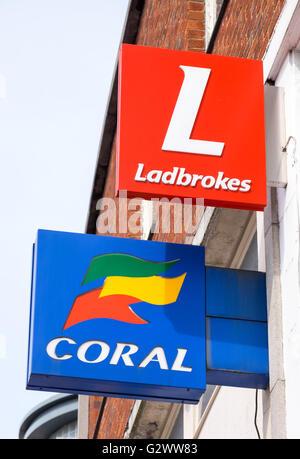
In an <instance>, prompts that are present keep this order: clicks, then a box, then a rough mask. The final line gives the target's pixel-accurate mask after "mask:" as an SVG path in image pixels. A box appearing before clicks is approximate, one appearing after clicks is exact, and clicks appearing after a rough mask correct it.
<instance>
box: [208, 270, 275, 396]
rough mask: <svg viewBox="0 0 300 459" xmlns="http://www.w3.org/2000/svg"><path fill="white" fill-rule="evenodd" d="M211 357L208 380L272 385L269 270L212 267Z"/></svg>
mask: <svg viewBox="0 0 300 459" xmlns="http://www.w3.org/2000/svg"><path fill="white" fill-rule="evenodd" d="M216 287H218V288H216ZM206 358H207V383H208V384H215V385H222V386H236V387H246V388H257V389H266V388H267V386H268V383H269V362H268V327H267V302H266V276H265V273H261V272H255V271H243V270H236V269H226V268H216V267H211V266H209V267H206Z"/></svg>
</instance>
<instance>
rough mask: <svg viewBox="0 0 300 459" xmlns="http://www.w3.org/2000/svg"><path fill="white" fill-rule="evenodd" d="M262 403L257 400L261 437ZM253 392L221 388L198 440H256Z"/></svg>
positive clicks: (251, 390)
mask: <svg viewBox="0 0 300 459" xmlns="http://www.w3.org/2000/svg"><path fill="white" fill-rule="evenodd" d="M262 412H263V407H262V402H261V397H259V398H258V418H257V424H258V428H259V432H260V433H261V436H262ZM254 415H255V390H253V389H241V388H237V387H235V388H232V387H221V389H220V392H219V393H218V395H217V397H216V400H215V402H214V404H213V406H212V408H211V410H210V412H209V415H208V417H207V419H206V422H205V423H204V425H203V427H202V430H201V432H200V435H199V437H198V438H200V439H257V438H258V435H257V432H256V429H255V425H254Z"/></svg>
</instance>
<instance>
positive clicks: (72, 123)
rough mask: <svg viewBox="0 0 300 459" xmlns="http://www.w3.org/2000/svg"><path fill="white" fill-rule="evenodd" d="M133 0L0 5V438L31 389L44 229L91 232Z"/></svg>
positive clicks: (33, 398)
mask: <svg viewBox="0 0 300 459" xmlns="http://www.w3.org/2000/svg"><path fill="white" fill-rule="evenodd" d="M128 3H129V2H128V0H110V1H107V0H0V159H1V167H0V204H1V208H0V210H1V214H0V221H1V226H0V235H1V237H0V254H1V255H0V438H2V439H3V438H17V437H18V431H19V427H20V424H21V422H22V420H23V419H24V417H25V416H26V414H27V413H28V412H29V411H30V410H31V409H32V408H34V406H35V405H37V404H38V403H39V402H41V401H42V400H45V399H46V398H48V397H52V396H53V395H54V394H53V393H43V392H36V391H26V390H25V384H26V365H27V345H28V323H29V300H30V278H31V252H32V244H33V242H34V240H35V235H36V230H37V229H38V228H43V229H52V230H62V231H71V232H84V231H85V224H86V221H87V211H88V205H89V199H90V193H91V187H92V183H93V177H94V172H95V165H96V161H97V154H98V146H99V141H100V134H101V128H102V123H103V120H104V115H105V109H106V104H107V101H108V95H109V89H110V85H111V81H112V76H113V73H114V69H115V65H116V59H117V51H118V47H119V43H120V38H121V34H122V29H123V26H124V20H125V17H126V13H127V8H128Z"/></svg>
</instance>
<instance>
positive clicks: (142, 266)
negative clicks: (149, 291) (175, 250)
mask: <svg viewBox="0 0 300 459" xmlns="http://www.w3.org/2000/svg"><path fill="white" fill-rule="evenodd" d="M178 261H179V260H172V261H166V262H155V261H148V260H143V259H142V258H137V257H134V256H132V255H126V254H123V253H110V254H107V255H99V256H98V257H94V258H93V259H92V261H91V263H90V266H89V267H88V270H87V273H86V275H85V277H84V279H83V282H82V285H85V284H87V283H89V282H92V281H94V280H96V279H99V278H100V277H106V276H127V277H150V276H157V275H158V274H160V273H163V272H165V271H167V270H168V269H170V268H172V266H174V265H175V264H176V263H177V262H178Z"/></svg>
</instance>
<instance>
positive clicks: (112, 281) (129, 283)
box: [99, 273, 186, 305]
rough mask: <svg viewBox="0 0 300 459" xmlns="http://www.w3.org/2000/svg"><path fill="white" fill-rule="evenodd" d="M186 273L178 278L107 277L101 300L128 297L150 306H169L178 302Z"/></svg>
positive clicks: (100, 296)
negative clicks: (112, 297) (117, 296)
mask: <svg viewBox="0 0 300 459" xmlns="http://www.w3.org/2000/svg"><path fill="white" fill-rule="evenodd" d="M185 276H186V273H185V274H182V275H181V276H178V277H173V278H167V277H159V276H152V277H124V276H113V277H107V278H106V280H105V282H104V286H103V289H102V291H101V293H100V295H99V298H103V297H105V296H109V295H127V296H132V297H135V298H138V299H139V300H141V301H145V302H146V303H150V304H158V305H162V304H169V303H174V302H175V301H176V300H177V297H178V295H179V292H180V289H181V287H182V284H183V281H184V279H185Z"/></svg>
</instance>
